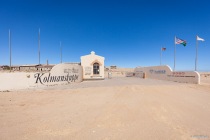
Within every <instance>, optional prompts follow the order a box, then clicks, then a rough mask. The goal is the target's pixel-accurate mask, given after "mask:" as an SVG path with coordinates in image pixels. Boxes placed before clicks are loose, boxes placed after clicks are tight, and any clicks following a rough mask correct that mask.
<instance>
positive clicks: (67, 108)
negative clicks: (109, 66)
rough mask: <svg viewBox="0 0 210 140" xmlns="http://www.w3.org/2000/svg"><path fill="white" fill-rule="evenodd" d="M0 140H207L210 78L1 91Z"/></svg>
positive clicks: (209, 132)
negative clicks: (192, 81) (183, 81)
mask: <svg viewBox="0 0 210 140" xmlns="http://www.w3.org/2000/svg"><path fill="white" fill-rule="evenodd" d="M202 81H203V82H202ZM0 139H2V140H14V139H15V140H28V139H30V140H37V139H39V140H40V139H44V140H57V139H61V140H63V139H64V140H188V139H189V140H197V139H202V140H209V139H210V76H206V77H205V75H203V76H201V85H196V84H183V83H176V82H169V81H161V80H153V79H140V78H134V77H130V78H126V77H117V78H116V77H113V78H112V79H105V80H99V81H84V82H82V83H79V84H78V83H77V84H76V83H75V84H71V85H65V86H56V87H45V88H38V89H27V90H18V91H8V92H0Z"/></svg>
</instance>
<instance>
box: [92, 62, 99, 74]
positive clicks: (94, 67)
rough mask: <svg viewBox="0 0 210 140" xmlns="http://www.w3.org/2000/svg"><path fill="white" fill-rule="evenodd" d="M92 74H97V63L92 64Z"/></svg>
mask: <svg viewBox="0 0 210 140" xmlns="http://www.w3.org/2000/svg"><path fill="white" fill-rule="evenodd" d="M93 74H99V64H98V63H94V64H93Z"/></svg>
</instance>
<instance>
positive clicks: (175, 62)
mask: <svg viewBox="0 0 210 140" xmlns="http://www.w3.org/2000/svg"><path fill="white" fill-rule="evenodd" d="M175 69H176V36H175V40H174V71H175Z"/></svg>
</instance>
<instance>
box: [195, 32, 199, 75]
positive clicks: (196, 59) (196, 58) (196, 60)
mask: <svg viewBox="0 0 210 140" xmlns="http://www.w3.org/2000/svg"><path fill="white" fill-rule="evenodd" d="M197 62H198V40H197V36H196V56H195V71H197Z"/></svg>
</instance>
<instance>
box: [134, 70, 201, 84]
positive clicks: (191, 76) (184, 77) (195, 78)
mask: <svg viewBox="0 0 210 140" xmlns="http://www.w3.org/2000/svg"><path fill="white" fill-rule="evenodd" d="M134 73H136V75H138V73H145V74H146V78H152V79H160V80H168V81H176V82H183V83H195V84H200V74H199V73H198V72H196V71H175V72H173V71H172V69H171V68H170V67H169V66H151V67H137V68H135V70H134Z"/></svg>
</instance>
